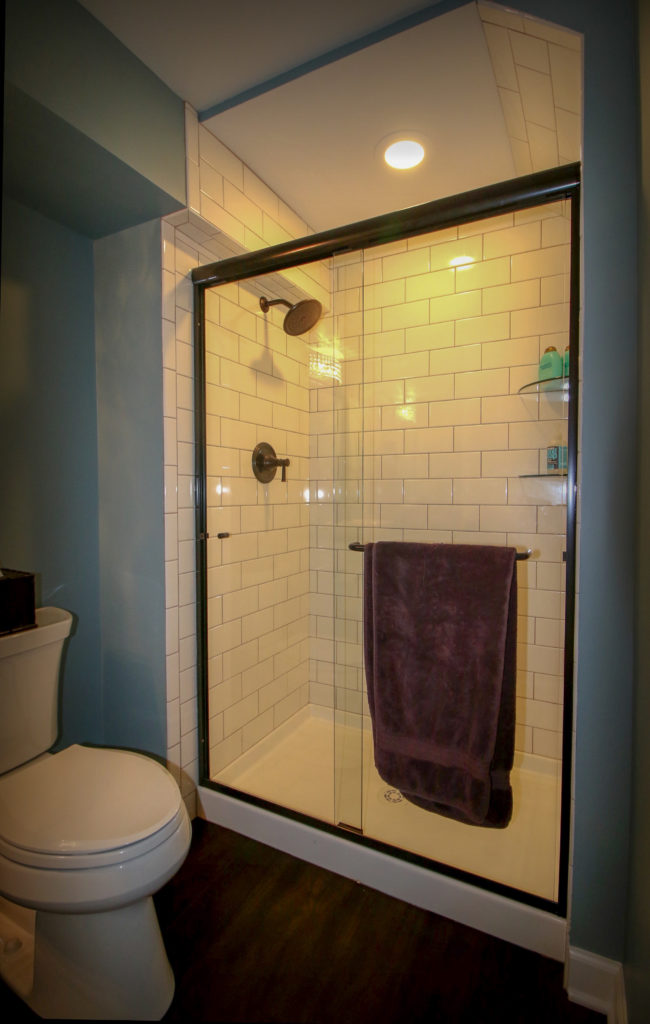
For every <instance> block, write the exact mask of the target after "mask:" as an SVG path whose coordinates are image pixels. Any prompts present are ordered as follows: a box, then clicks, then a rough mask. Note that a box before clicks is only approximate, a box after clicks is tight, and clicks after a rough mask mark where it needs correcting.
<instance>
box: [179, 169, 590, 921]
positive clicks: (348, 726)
mask: <svg viewBox="0 0 650 1024" xmlns="http://www.w3.org/2000/svg"><path fill="white" fill-rule="evenodd" d="M578 198H579V167H578V166H577V165H570V166H568V167H563V168H556V169H554V170H552V171H548V172H543V173H540V174H535V175H530V176H527V177H526V178H520V179H516V180H514V181H510V182H505V183H503V184H500V185H496V186H490V187H488V188H485V189H481V190H478V191H476V192H472V193H468V194H465V195H461V196H456V197H452V198H450V199H445V200H440V201H436V202H433V203H429V204H426V205H425V206H420V207H414V208H411V209H408V210H405V211H402V212H400V213H395V214H390V215H387V216H384V217H378V218H373V219H372V220H370V221H365V222H360V223H358V224H354V225H351V226H349V227H346V228H342V229H336V230H333V231H328V232H324V233H321V234H319V235H314V236H312V237H311V238H306V239H301V240H299V241H297V242H292V243H286V244H283V245H279V246H274V247H273V248H271V249H265V250H261V251H259V252H253V253H251V254H249V255H245V256H241V257H235V258H232V259H227V260H223V261H220V262H218V263H214V264H211V265H209V266H206V267H201V268H198V269H197V270H195V271H194V272H193V275H192V276H193V281H194V296H195V359H196V382H197V394H196V441H197V444H196V451H197V495H198V497H197V537H198V538H199V540H198V544H197V548H198V572H197V579H198V638H199V678H200V682H201V687H202V699H201V702H200V704H201V717H200V735H201V776H202V778H201V783H202V785H204V786H207V787H211V788H216V789H218V790H220V791H224V792H227V793H229V794H230V795H234V796H236V797H238V798H239V799H242V800H245V801H249V802H251V801H252V802H254V803H257V804H259V805H260V806H262V807H266V808H269V807H272V808H273V810H274V811H276V812H278V813H281V814H286V815H288V816H294V817H295V816H299V817H300V819H301V820H304V821H308V822H309V823H310V824H313V825H314V827H316V828H320V829H326V830H332V831H334V832H336V833H338V834H341V835H344V836H346V837H348V838H349V840H350V841H351V842H356V843H363V844H369V845H371V846H373V847H374V848H375V849H379V850H382V851H384V852H389V853H391V854H393V855H394V856H397V857H402V858H407V859H412V860H414V861H415V862H417V863H419V864H423V865H427V866H430V867H431V868H432V869H433V870H435V871H437V872H442V873H445V874H448V875H451V876H452V877H457V878H460V879H463V880H470V881H471V882H472V883H473V884H477V885H480V886H483V887H485V888H488V889H492V890H493V891H496V892H501V893H504V894H506V895H509V896H512V897H514V898H517V899H520V900H523V901H525V902H528V903H530V904H532V905H534V906H537V907H541V908H543V909H549V910H553V911H555V912H557V913H560V914H563V913H564V912H565V909H566V895H567V872H568V813H569V784H570V752H571V746H570V737H571V713H572V678H573V626H574V577H575V554H576V467H577V455H578V453H577V422H578V420H577V398H578V386H579V358H578V356H579V353H578V266H579V235H578V225H579V209H578ZM297 304H300V305H299V306H298V305H297ZM318 305H320V310H319V309H317V306H318ZM287 307H288V308H289V313H287ZM307 312H309V314H310V315H307ZM319 313H320V318H319V319H318V320H317V321H316V322H314V318H315V316H317V315H318V314H319ZM285 314H286V320H285ZM549 347H554V348H555V349H557V351H558V352H559V353H560V356H561V357H562V359H561V362H562V370H560V371H559V372H556V373H555V374H554V376H553V378H552V379H548V380H544V381H542V382H540V381H538V364H539V361H540V357H541V355H542V354H543V353H544V351H545V350H546V349H547V348H549ZM565 351H566V353H567V354H566V357H565ZM569 353H570V358H569ZM378 540H402V541H425V542H445V543H480V544H507V545H510V546H515V547H516V548H517V550H518V552H521V554H522V556H524V557H523V558H522V560H521V561H519V562H518V569H517V572H518V589H519V617H518V646H517V735H516V756H515V768H514V771H513V775H512V781H513V793H514V813H513V818H512V821H511V823H510V825H509V826H508V827H507V828H506V829H504V830H492V829H481V828H475V827H471V826H467V825H463V824H460V823H458V822H455V821H452V820H450V819H446V818H442V817H440V816H438V815H434V814H431V813H429V812H427V811H425V810H422V809H420V808H418V807H415V806H414V805H412V804H409V803H408V802H407V801H405V800H403V799H402V796H401V794H400V793H399V792H398V791H397V790H396V789H393V788H391V787H390V786H387V785H386V783H384V782H382V780H381V779H380V778H379V776H378V775H377V773H376V770H375V768H374V762H373V751H372V734H371V729H370V722H369V716H368V704H367V699H366V694H365V682H364V673H363V659H362V583H363V580H362V572H363V555H362V554H361V550H362V545H363V544H364V543H367V542H371V541H378ZM526 556H528V557H526Z"/></svg>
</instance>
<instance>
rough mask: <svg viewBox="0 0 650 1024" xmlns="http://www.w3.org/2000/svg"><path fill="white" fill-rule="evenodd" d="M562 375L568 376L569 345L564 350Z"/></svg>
mask: <svg viewBox="0 0 650 1024" xmlns="http://www.w3.org/2000/svg"><path fill="white" fill-rule="evenodd" d="M564 376H565V377H568V376H569V346H568V345H567V347H566V348H565V350H564Z"/></svg>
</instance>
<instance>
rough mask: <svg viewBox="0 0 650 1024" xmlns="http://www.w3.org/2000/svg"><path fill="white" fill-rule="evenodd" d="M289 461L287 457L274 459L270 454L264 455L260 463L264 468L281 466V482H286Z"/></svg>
mask: <svg viewBox="0 0 650 1024" xmlns="http://www.w3.org/2000/svg"><path fill="white" fill-rule="evenodd" d="M290 465H291V462H290V460H289V459H274V458H273V457H272V456H269V455H267V456H265V458H264V461H263V463H262V467H263V468H264V469H279V468H282V483H285V482H286V479H287V466H290Z"/></svg>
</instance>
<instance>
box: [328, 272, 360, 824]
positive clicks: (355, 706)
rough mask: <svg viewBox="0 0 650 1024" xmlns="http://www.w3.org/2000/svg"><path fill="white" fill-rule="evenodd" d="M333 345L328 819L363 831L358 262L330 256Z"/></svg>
mask: <svg viewBox="0 0 650 1024" xmlns="http://www.w3.org/2000/svg"><path fill="white" fill-rule="evenodd" d="M333 285H334V287H333V303H332V306H333V314H334V317H333V325H334V335H333V338H334V347H335V350H336V358H337V361H338V363H339V366H340V378H339V379H338V380H337V381H336V382H335V385H334V388H333V392H332V412H333V445H332V450H333V458H334V487H333V496H332V497H333V513H334V520H333V541H334V558H335V562H334V566H335V572H334V622H333V626H334V629H333V635H334V708H333V713H334V802H335V808H334V810H335V820H336V823H337V824H339V825H341V826H342V827H344V828H347V829H350V830H352V831H355V832H361V831H362V829H363V817H362V811H363V807H362V792H363V787H362V774H363V764H362V753H363V728H362V726H363V715H362V712H363V678H362V671H363V669H362V643H363V636H362V585H363V576H362V571H363V561H362V556H361V555H360V554H359V553H358V552H355V551H350V549H349V545H350V543H351V542H353V541H356V540H358V539H359V538H360V536H361V531H362V520H363V500H362V477H363V470H362V467H363V452H362V435H363V409H362V397H361V396H362V383H363V302H362V292H363V288H362V286H363V260H362V254H361V253H359V252H357V253H352V254H346V255H345V256H341V257H335V258H334V260H333Z"/></svg>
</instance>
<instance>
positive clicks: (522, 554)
mask: <svg viewBox="0 0 650 1024" xmlns="http://www.w3.org/2000/svg"><path fill="white" fill-rule="evenodd" d="M348 547H349V549H350V551H363V550H364V549H365V544H361V542H360V541H358V540H353V541H352V543H351V544H348ZM532 553H533V552H532V551H531V549H530V548H528V551H518V552H517V554H516V555H515V560H516V561H517V562H525V561H526V559H527V558H530V556H531V555H532Z"/></svg>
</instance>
